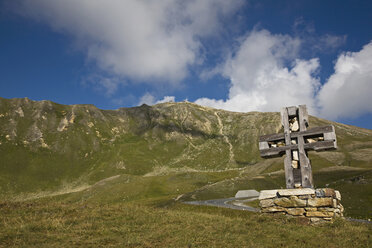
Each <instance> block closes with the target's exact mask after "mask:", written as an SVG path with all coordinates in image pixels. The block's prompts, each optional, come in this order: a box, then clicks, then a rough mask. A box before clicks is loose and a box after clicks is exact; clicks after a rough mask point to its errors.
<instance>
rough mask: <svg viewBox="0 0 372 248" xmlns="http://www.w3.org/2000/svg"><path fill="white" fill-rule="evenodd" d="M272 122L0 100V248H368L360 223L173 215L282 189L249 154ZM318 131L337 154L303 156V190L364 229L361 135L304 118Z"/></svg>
mask: <svg viewBox="0 0 372 248" xmlns="http://www.w3.org/2000/svg"><path fill="white" fill-rule="evenodd" d="M279 117H280V116H279V113H258V112H251V113H234V112H228V111H223V110H216V109H211V108H205V107H202V106H198V105H196V104H193V103H189V102H183V103H163V104H158V105H155V106H151V107H150V106H146V105H142V106H140V107H135V108H121V109H118V110H100V109H97V108H96V107H94V106H92V105H72V106H67V105H60V104H57V103H53V102H50V101H39V102H37V101H31V100H29V99H27V98H24V99H4V98H0V158H1V159H0V230H1V232H0V247H12V246H16V247H17V246H31V247H32V246H35V247H36V246H37V247H40V246H45V247H50V246H63V247H65V246H67V245H72V246H84V247H90V246H92V247H97V246H102V247H103V246H104V247H107V246H118V245H121V246H127V247H138V246H140V247H164V246H171V247H180V246H181V247H184V246H186V247H194V246H196V247H198V246H199V247H205V246H217V247H226V246H234V247H237V246H248V247H249V246H253V245H254V246H255V247H277V246H297V247H298V246H301V247H314V246H315V247H316V246H322V245H323V244H325V243H327V244H329V247H350V245H353V246H360V247H369V246H371V245H372V244H371V239H372V238H371V236H370V233H371V227H370V226H368V225H364V224H356V223H354V224H353V223H348V222H346V221H342V220H337V221H336V222H335V223H334V224H331V225H325V226H322V227H311V226H304V225H303V223H302V222H301V220H291V219H285V218H282V217H280V216H277V217H273V218H271V217H266V216H263V215H259V214H254V213H247V212H244V211H243V212H242V211H236V210H229V209H218V208H211V207H200V206H199V207H197V206H187V205H183V204H181V202H182V201H184V200H194V199H212V198H222V197H231V196H233V195H234V194H235V193H236V191H237V190H240V189H257V190H262V189H272V188H284V187H285V184H284V172H283V158H275V159H268V160H264V159H262V158H260V156H259V152H258V144H257V143H258V137H259V136H260V135H263V134H270V133H275V132H280V131H281V126H280V119H279ZM328 124H333V125H334V126H335V128H336V134H337V138H338V145H339V149H338V150H337V151H328V152H320V153H315V152H310V155H309V156H310V159H311V161H312V166H313V170H314V182H315V185H316V186H317V187H332V188H335V189H338V190H340V191H341V194H342V204H343V205H344V206H345V211H346V212H345V214H346V216H351V217H357V218H365V219H367V218H372V216H371V213H372V207H371V206H372V131H371V130H367V129H362V128H357V127H353V126H347V125H343V124H340V123H334V122H330V121H327V120H323V119H319V118H315V117H311V118H310V125H311V126H321V125H328ZM262 237H264V238H262Z"/></svg>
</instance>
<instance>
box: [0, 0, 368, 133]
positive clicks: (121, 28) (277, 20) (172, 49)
mask: <svg viewBox="0 0 372 248" xmlns="http://www.w3.org/2000/svg"><path fill="white" fill-rule="evenodd" d="M371 24H372V2H371V1H240V0H231V1H227V0H201V1H178V0H157V1H141V0H136V1H134V0H128V1H117V0H110V1H108V0H107V1H100V0H80V1H75V0H63V1H61V0H60V1H51V0H33V1H27V0H13V1H10V0H9V1H6V0H0V75H1V79H0V82H1V83H0V96H1V97H5V98H14V97H29V98H30V99H32V100H44V99H46V100H52V101H55V102H58V103H62V104H83V103H90V104H94V105H96V106H97V107H99V108H102V109H116V108H119V107H131V106H137V105H139V104H142V103H147V104H155V103H157V102H162V101H183V100H186V99H187V100H188V101H192V102H196V103H198V104H202V105H205V106H211V107H216V108H222V109H226V110H231V111H241V112H247V111H279V110H280V108H281V107H282V106H289V105H298V104H304V103H305V104H307V105H308V108H309V109H310V112H311V114H313V115H317V116H320V117H323V118H327V119H330V120H335V121H340V122H343V123H346V124H352V125H357V126H360V127H365V128H370V129H372V100H371V96H372V28H371V26H372V25H371Z"/></svg>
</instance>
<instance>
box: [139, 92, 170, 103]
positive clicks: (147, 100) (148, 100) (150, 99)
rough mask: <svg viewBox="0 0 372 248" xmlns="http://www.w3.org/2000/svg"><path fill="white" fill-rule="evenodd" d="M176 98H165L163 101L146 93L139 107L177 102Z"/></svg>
mask: <svg viewBox="0 0 372 248" xmlns="http://www.w3.org/2000/svg"><path fill="white" fill-rule="evenodd" d="M175 100H176V98H175V97H174V96H164V98H163V99H161V100H158V101H157V100H156V98H155V96H153V95H152V94H150V93H148V92H146V93H145V94H144V95H143V96H142V97H141V98H140V100H139V102H138V105H142V104H147V105H155V104H158V103H165V102H175Z"/></svg>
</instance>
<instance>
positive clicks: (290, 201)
mask: <svg viewBox="0 0 372 248" xmlns="http://www.w3.org/2000/svg"><path fill="white" fill-rule="evenodd" d="M274 203H275V204H276V205H278V206H281V207H289V208H293V207H305V206H306V200H301V199H298V198H297V197H296V196H291V197H290V198H286V197H283V198H278V199H275V200H274Z"/></svg>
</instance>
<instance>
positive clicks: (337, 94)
mask: <svg viewBox="0 0 372 248" xmlns="http://www.w3.org/2000/svg"><path fill="white" fill-rule="evenodd" d="M318 100H319V107H320V109H321V111H320V113H321V115H322V116H324V117H326V118H330V119H336V118H338V117H356V116H358V115H360V114H363V113H368V112H369V113H371V112H372V42H370V43H369V44H367V45H365V46H364V47H363V49H362V50H361V51H359V52H347V53H343V54H341V55H340V56H339V57H338V59H337V61H336V64H335V72H334V74H333V75H332V76H331V77H330V78H329V79H328V81H327V82H326V83H325V84H324V86H323V87H322V88H321V90H320V92H319V94H318Z"/></svg>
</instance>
